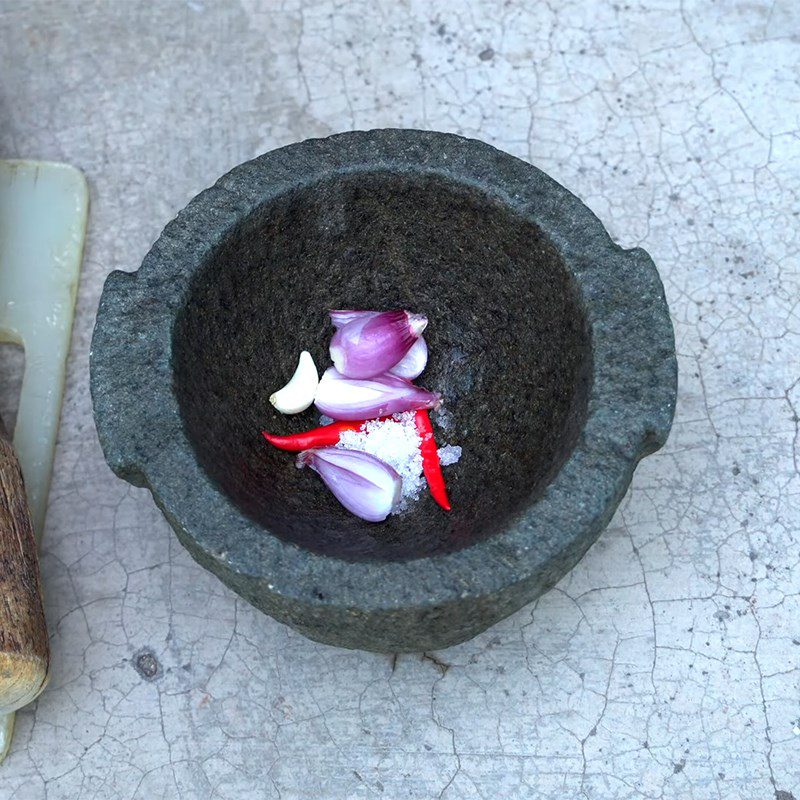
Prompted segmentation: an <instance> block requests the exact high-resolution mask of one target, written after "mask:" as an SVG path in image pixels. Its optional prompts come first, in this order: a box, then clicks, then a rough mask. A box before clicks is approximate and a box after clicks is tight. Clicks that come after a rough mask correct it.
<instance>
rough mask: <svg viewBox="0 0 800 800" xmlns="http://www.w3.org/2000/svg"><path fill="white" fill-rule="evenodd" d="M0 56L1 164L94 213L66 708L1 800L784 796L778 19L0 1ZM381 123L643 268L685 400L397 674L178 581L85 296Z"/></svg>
mask: <svg viewBox="0 0 800 800" xmlns="http://www.w3.org/2000/svg"><path fill="white" fill-rule="evenodd" d="M522 6H527V10H523V8H522ZM0 59H1V61H0V156H6V157H31V158H45V159H59V160H64V161H68V162H71V163H73V164H76V165H77V166H79V167H80V168H82V169H83V170H84V171H85V172H86V174H87V176H88V179H89V182H90V185H91V192H92V208H91V219H90V231H89V239H88V246H87V250H86V259H85V264H84V277H83V282H82V284H81V287H80V297H79V301H78V318H77V321H76V328H75V336H74V342H73V352H72V357H71V361H70V366H69V379H68V387H67V397H66V406H65V410H64V417H63V423H62V428H61V436H60V442H59V448H58V454H57V461H56V474H55V478H54V482H53V489H52V496H51V502H50V512H49V525H48V531H47V534H46V539H45V543H44V552H43V556H42V564H43V572H44V581H45V586H46V590H47V612H48V618H49V624H50V631H51V635H52V647H53V656H54V671H53V678H52V682H51V684H50V688H49V689H48V690H47V692H46V693H45V694H44V695H43V697H42V698H41V699H40V700H39V702H38V703H37V704H36V705H35V706H33V707H31V708H28V709H27V710H25V711H24V712H22V713H20V715H19V721H18V731H17V736H16V739H15V743H14V749H13V751H12V753H11V755H10V757H9V759H8V761H7V763H6V764H5V765H4V766H3V767H2V772H1V773H0V798H3V800H7V799H10V798H17V799H18V800H39V799H40V798H48V800H53V799H59V800H60V798H69V800H84V799H86V800H88V798H93V799H95V800H100V799H101V798H103V799H104V798H108V799H109V800H111V799H112V798H113V800H122V799H123V798H148V800H156V799H157V798H170V800H173V799H174V798H186V800H205V799H206V798H237V799H239V798H243V797H245V798H283V800H291V799H294V798H297V799H298V800H299V798H322V799H324V800H327V798H331V800H333V799H335V798H367V797H385V798H391V799H392V800H394V798H438V797H440V798H446V799H447V800H456V798H459V799H460V798H480V797H485V798H527V797H531V798H533V797H535V798H546V799H547V800H556V798H558V800H562V799H563V798H584V799H585V800H607V799H610V798H660V799H661V800H671V799H672V798H675V799H676V800H677V799H678V798H680V800H692V799H695V798H696V799H697V800H708V798H725V800H737V799H738V798H741V799H742V800H762V799H763V800H772V798H775V800H794V799H795V798H800V766H799V765H800V534H799V533H798V530H799V529H800V477H799V476H798V452H797V447H798V441H797V439H798V413H800V368H799V367H798V364H799V362H800V358H798V352H800V311H799V310H798V309H800V306H799V305H798V298H800V270H799V268H798V238H799V237H798V232H799V231H800V220H799V219H798V215H799V214H800V197H799V193H800V190H799V189H798V186H800V86H798V74H800V6H798V4H797V3H796V2H795V0H775V2H761V0H750V1H749V2H739V1H738V0H719V1H718V2H716V3H712V2H694V0H685V2H683V3H681V4H680V5H678V3H677V2H671V1H670V0H652V1H650V0H648V2H644V3H641V4H638V3H633V2H631V3H630V4H629V3H627V2H623V0H620V2H619V3H614V4H612V3H610V2H609V3H601V2H595V3H586V2H583V3H581V2H572V1H571V0H564V2H559V3H527V4H522V3H512V2H506V3H499V2H490V1H489V0H486V2H469V3H467V2H464V3H454V2H443V1H441V2H422V0H408V2H394V1H393V0H384V1H383V2H374V0H357V1H356V2H350V3H344V2H327V1H322V0H321V1H320V2H311V1H310V0H309V1H301V0H294V1H289V0H287V2H283V3H277V2H273V3H267V2H260V3H258V2H255V0H240V1H239V2H229V3H222V2H219V3H215V2H210V0H187V2H181V3H179V2H159V3H141V2H122V0H119V1H118V2H93V1H91V0H87V1H86V2H72V1H71V0H63V2H30V1H29V0H25V1H24V2H23V0H0ZM381 126H408V127H420V128H431V129H440V130H447V131H455V132H459V133H463V134H466V135H468V136H475V137H478V138H481V139H484V140H486V141H488V142H491V143H492V144H495V145H497V146H498V147H500V148H502V149H504V150H507V151H509V152H511V153H513V154H515V155H518V156H520V157H522V158H524V159H528V160H530V161H531V162H533V163H535V164H536V165H538V166H539V167H541V168H543V169H544V170H546V171H547V172H549V173H550V174H551V175H553V176H554V177H555V178H556V179H558V180H559V181H561V182H562V183H564V184H565V185H566V186H567V187H569V188H570V189H571V190H572V191H574V192H575V193H576V194H578V195H579V196H580V197H582V198H583V199H584V200H585V201H586V202H587V203H588V204H589V205H590V206H591V207H592V208H593V209H594V210H595V212H596V213H597V214H598V216H599V217H600V218H601V219H602V220H603V222H604V223H605V224H606V225H607V226H608V228H609V230H610V231H611V233H612V235H613V236H614V237H615V238H616V239H617V241H619V242H620V244H622V245H623V246H625V247H631V246H634V245H641V246H643V247H645V248H646V249H647V250H648V251H649V252H650V253H651V254H652V255H653V258H654V259H655V261H656V263H657V264H658V266H659V268H660V271H661V274H662V277H663V279H664V283H665V285H666V291H667V296H668V299H669V302H670V305H671V309H672V314H673V319H674V323H675V328H676V335H677V349H678V352H679V358H680V369H681V389H680V399H679V403H678V409H677V417H676V421H675V426H674V429H673V433H672V436H671V438H670V441H669V443H668V445H667V447H666V448H665V449H664V450H663V451H661V452H660V453H659V454H658V455H657V456H655V457H652V458H649V459H647V460H646V461H645V462H643V463H642V465H641V467H640V469H639V470H638V472H637V473H636V476H635V479H634V481H633V486H632V488H631V490H630V492H629V493H628V495H627V497H626V498H625V500H624V502H623V504H622V506H621V508H620V510H619V512H618V513H617V515H616V516H615V518H614V520H613V522H612V523H611V525H610V527H609V528H608V530H607V531H606V533H605V534H604V535H603V536H602V537H601V538H600V540H599V541H598V543H597V544H596V545H595V546H594V547H593V548H592V549H591V551H590V552H589V554H588V555H587V556H586V557H585V558H584V560H583V561H582V562H581V563H580V565H579V566H578V567H577V568H576V569H575V570H574V571H573V572H572V573H571V574H570V575H568V576H567V577H566V578H565V579H564V580H563V581H561V583H560V584H559V585H558V587H557V588H556V589H554V590H553V591H552V592H550V593H549V594H548V595H546V596H545V597H543V598H542V599H541V600H540V601H539V602H537V603H536V604H534V605H533V606H531V607H529V608H525V609H523V610H522V611H520V612H519V613H517V614H515V615H514V616H513V617H512V618H510V619H508V620H506V621H505V622H503V623H502V624H500V625H497V626H496V627H494V628H493V629H491V630H490V631H488V632H487V633H485V634H484V635H482V636H480V637H478V638H477V639H475V640H474V641H472V642H469V643H467V644H464V645H462V646H459V647H455V648H452V649H451V650H447V651H443V652H438V653H435V654H428V655H425V656H402V657H400V658H399V659H397V661H396V663H393V662H392V660H391V659H390V658H389V657H384V656H378V655H368V654H363V653H357V652H347V651H344V650H337V649H334V648H330V647H324V646H321V645H316V644H313V643H312V642H309V641H306V640H305V639H303V638H302V637H300V636H299V635H296V634H295V633H293V632H292V631H290V630H288V629H287V628H285V627H283V626H281V625H279V624H278V623H275V622H273V621H272V620H270V619H268V618H266V617H264V616H262V615H260V614H259V613H258V612H256V611H254V610H253V609H252V608H251V607H249V606H248V605H247V604H246V603H244V602H242V601H238V600H237V599H236V597H235V596H234V595H233V594H232V593H231V592H229V591H227V590H226V589H225V588H224V587H223V586H222V585H221V584H220V583H218V582H217V581H216V580H215V579H214V578H212V577H211V576H210V575H209V574H207V573H206V572H204V571H203V570H202V569H201V568H200V567H199V566H197V565H196V564H195V563H194V562H193V561H192V560H191V559H190V558H189V557H188V556H187V555H186V553H185V552H184V551H183V549H182V548H181V547H180V545H178V544H177V542H176V540H175V539H174V538H173V536H172V534H171V532H170V531H169V529H168V527H167V525H166V523H165V522H164V520H163V519H162V518H161V515H160V514H159V512H158V511H157V510H156V509H155V507H154V506H153V503H152V502H151V499H150V496H149V495H148V493H147V492H145V491H143V490H136V489H132V488H131V487H129V486H128V485H127V484H125V483H123V482H121V481H119V480H117V479H116V478H115V477H114V476H113V475H112V473H111V472H110V471H109V469H108V468H107V467H106V465H105V463H104V461H103V458H102V454H101V452H100V449H99V446H98V443H97V439H96V436H95V432H94V426H93V423H92V416H91V406H90V399H89V389H88V349H89V338H90V334H91V330H92V324H93V318H94V313H95V309H96V306H97V301H98V298H99V295H100V290H101V287H102V284H103V280H104V278H105V276H106V274H107V273H108V272H109V271H110V270H112V269H116V268H121V269H136V268H137V267H138V264H139V262H140V260H141V258H142V256H143V255H144V253H145V252H146V251H147V249H148V247H149V246H150V244H151V243H152V242H153V240H154V239H155V238H156V237H157V236H158V233H159V231H160V230H161V228H162V226H163V225H164V224H165V223H166V222H167V221H168V220H169V219H170V218H171V217H172V216H173V215H174V214H175V213H176V211H177V210H178V209H180V208H181V207H182V206H183V205H184V204H185V203H186V202H187V201H188V200H189V198H190V197H192V196H193V195H194V194H195V193H196V192H198V191H199V190H201V189H202V188H204V187H205V186H207V185H209V184H210V183H212V182H213V181H214V180H215V179H216V178H217V177H218V176H219V175H220V174H222V173H223V172H225V171H226V170H228V169H229V168H231V167H232V166H234V165H235V164H237V163H239V162H241V161H243V160H245V159H248V158H251V157H253V156H255V155H256V154H258V153H261V152H263V151H265V150H269V149H271V148H274V147H277V146H279V145H283V144H286V143H289V142H292V141H296V140H299V139H304V138H306V137H309V136H324V135H326V134H328V133H331V132H334V131H341V130H348V129H351V128H370V127H381ZM8 380H10V379H6V384H8ZM6 391H8V386H6ZM4 407H5V406H4ZM142 655H144V657H141V656H142ZM137 667H138V668H139V669H138V670H137ZM153 671H155V675H151V673H152V672H153ZM148 675H150V677H148Z"/></svg>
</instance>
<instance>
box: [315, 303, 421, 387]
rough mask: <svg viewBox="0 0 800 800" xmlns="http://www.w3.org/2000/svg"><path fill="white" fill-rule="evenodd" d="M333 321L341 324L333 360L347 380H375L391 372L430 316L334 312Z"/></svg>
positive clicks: (331, 348)
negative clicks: (376, 377)
mask: <svg viewBox="0 0 800 800" xmlns="http://www.w3.org/2000/svg"><path fill="white" fill-rule="evenodd" d="M331 320H332V321H333V320H337V322H334V324H340V325H341V327H339V328H338V329H337V331H336V333H334V335H333V338H332V339H331V346H330V353H331V360H332V361H333V365H334V366H335V367H336V369H337V370H338V371H339V372H340V373H341V374H342V375H344V376H346V377H348V378H373V377H375V376H376V375H380V374H381V373H383V372H386V371H387V370H390V369H391V368H392V367H393V366H395V364H397V363H398V362H400V361H401V360H402V359H403V358H404V357H405V355H406V354H407V353H408V351H409V350H410V349H411V347H412V346H413V345H414V343H415V342H416V341H417V340H418V339H419V337H420V336H421V335H422V332H423V331H424V330H425V327H426V326H427V324H428V318H427V317H425V316H423V315H422V314H412V313H411V312H409V311H382V312H379V313H368V312H367V313H364V312H342V311H333V312H331ZM342 323H346V324H342Z"/></svg>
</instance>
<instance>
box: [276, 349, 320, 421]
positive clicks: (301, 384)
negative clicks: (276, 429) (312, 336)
mask: <svg viewBox="0 0 800 800" xmlns="http://www.w3.org/2000/svg"><path fill="white" fill-rule="evenodd" d="M318 385H319V373H318V372H317V367H316V365H315V364H314V359H313V358H312V357H311V353H309V352H308V350H303V352H302V353H300V358H299V360H298V362H297V369H296V370H295V371H294V375H292V378H291V380H290V381H289V383H287V384H286V386H284V387H283V389H280V390H279V391H277V392H275V394H273V395H272V397H270V398H269V401H270V403H272V405H273V406H275V408H277V409H278V411H280V412H281V413H282V414H299V413H300V412H301V411H305V410H306V409H307V408H308V407H309V406H310V405H311V404H312V403H313V402H314V395H315V394H316V393H317V386H318Z"/></svg>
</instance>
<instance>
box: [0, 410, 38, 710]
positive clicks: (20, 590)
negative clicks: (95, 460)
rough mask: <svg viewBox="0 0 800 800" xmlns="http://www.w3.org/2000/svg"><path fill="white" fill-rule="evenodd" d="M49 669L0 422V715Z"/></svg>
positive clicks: (32, 560) (18, 473)
mask: <svg viewBox="0 0 800 800" xmlns="http://www.w3.org/2000/svg"><path fill="white" fill-rule="evenodd" d="M49 669H50V643H49V641H48V637H47V625H46V623H45V618H44V606H43V604H42V586H41V581H40V579H39V561H38V559H37V557H36V539H35V538H34V535H33V524H32V523H31V515H30V511H29V510H28V501H27V499H26V497H25V485H24V483H23V481H22V470H21V469H20V466H19V462H18V461H17V456H16V454H15V453H14V448H13V447H12V446H11V442H10V440H9V438H8V433H7V432H6V429H5V426H4V425H3V422H2V420H0V714H8V713H11V712H12V711H16V710H17V709H18V708H21V707H22V706H24V705H27V704H28V703H30V702H32V701H33V700H35V699H36V698H37V697H38V696H39V693H40V692H41V691H42V689H44V687H45V685H46V684H47V678H48V673H49Z"/></svg>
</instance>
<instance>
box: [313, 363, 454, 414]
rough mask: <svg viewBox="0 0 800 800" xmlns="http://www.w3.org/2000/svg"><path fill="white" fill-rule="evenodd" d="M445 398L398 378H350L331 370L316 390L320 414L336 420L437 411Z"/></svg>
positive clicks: (333, 369) (395, 376) (323, 377)
mask: <svg viewBox="0 0 800 800" xmlns="http://www.w3.org/2000/svg"><path fill="white" fill-rule="evenodd" d="M441 402H442V398H441V395H439V394H438V393H437V392H429V391H427V390H426V389H421V388H420V387H419V386H415V385H414V384H413V383H411V381H408V380H406V379H405V378H400V377H398V376H397V375H390V374H388V373H387V374H384V375H377V376H375V377H373V378H370V379H368V380H358V379H353V378H347V377H345V376H344V375H342V374H341V373H340V372H338V370H337V369H336V368H335V367H329V368H328V369H327V370H326V371H325V374H324V375H323V376H322V380H321V381H320V382H319V386H318V387H317V394H316V397H315V398H314V404H315V405H316V407H317V410H318V411H319V412H320V413H321V414H325V415H326V416H328V417H332V418H333V419H336V420H357V419H375V418H377V417H386V416H389V415H390V414H399V413H400V412H403V411H417V410H418V409H422V408H438V406H439V405H440V404H441Z"/></svg>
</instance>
